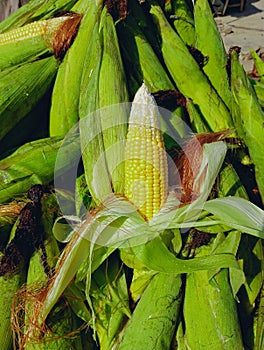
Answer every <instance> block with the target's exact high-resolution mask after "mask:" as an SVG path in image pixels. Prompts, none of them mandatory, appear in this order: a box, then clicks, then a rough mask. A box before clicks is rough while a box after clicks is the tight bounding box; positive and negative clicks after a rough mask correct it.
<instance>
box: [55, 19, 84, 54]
mask: <svg viewBox="0 0 264 350" xmlns="http://www.w3.org/2000/svg"><path fill="white" fill-rule="evenodd" d="M65 15H67V16H69V19H68V20H66V21H64V22H63V23H62V24H61V25H60V26H59V28H58V29H57V30H56V32H55V34H54V35H53V37H52V40H51V45H52V48H53V52H54V55H55V57H56V58H59V59H62V58H63V56H64V55H65V53H66V51H67V50H68V48H69V47H70V45H71V44H72V42H73V40H74V38H75V37H76V35H77V32H78V28H79V25H80V22H81V19H82V15H80V14H78V13H72V12H69V13H67V14H64V16H65Z"/></svg>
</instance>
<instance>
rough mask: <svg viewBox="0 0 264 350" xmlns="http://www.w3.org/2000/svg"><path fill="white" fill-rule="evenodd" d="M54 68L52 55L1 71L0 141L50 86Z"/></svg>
mask: <svg viewBox="0 0 264 350" xmlns="http://www.w3.org/2000/svg"><path fill="white" fill-rule="evenodd" d="M56 71H57V61H56V59H55V58H54V57H52V56H51V57H47V58H43V59H41V60H38V61H35V62H31V63H26V64H24V65H22V66H18V67H12V68H9V69H6V70H4V71H3V72H1V73H0V115H1V118H0V140H1V139H2V138H3V137H4V136H5V135H6V134H7V133H8V132H9V131H10V130H11V129H12V128H13V127H14V126H15V125H16V123H17V122H18V121H19V120H21V119H22V118H23V117H25V115H26V114H27V113H28V112H29V111H30V110H31V109H32V108H33V107H34V106H35V104H36V103H37V102H38V100H39V99H40V98H41V97H42V96H43V95H44V93H45V92H46V91H47V90H48V89H49V87H50V86H51V83H52V80H53V78H54V76H55V74H56ZM10 81H12V82H13V84H10Z"/></svg>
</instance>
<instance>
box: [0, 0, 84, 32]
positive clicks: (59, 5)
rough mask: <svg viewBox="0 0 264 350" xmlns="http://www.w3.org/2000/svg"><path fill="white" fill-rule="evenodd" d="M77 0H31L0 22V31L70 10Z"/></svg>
mask: <svg viewBox="0 0 264 350" xmlns="http://www.w3.org/2000/svg"><path fill="white" fill-rule="evenodd" d="M76 1H77V0H66V1H65V0H49V1H46V0H45V1H44V0H32V1H30V2H29V3H28V4H25V5H24V6H21V7H20V8H19V9H17V10H16V11H15V12H13V13H12V14H11V15H10V16H8V17H7V18H6V19H5V20H4V21H3V22H1V23H0V33H3V32H6V31H9V30H12V29H15V28H18V27H22V26H24V25H25V24H27V23H29V22H33V21H38V20H40V19H48V18H52V17H54V16H55V15H56V14H57V13H59V12H63V11H69V10H71V8H72V6H73V5H74V3H75V2H76Z"/></svg>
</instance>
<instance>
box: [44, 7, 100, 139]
mask: <svg viewBox="0 0 264 350" xmlns="http://www.w3.org/2000/svg"><path fill="white" fill-rule="evenodd" d="M73 9H74V11H76V12H77V13H82V14H84V17H83V19H82V22H81V24H80V28H79V30H78V34H77V37H76V39H75V41H74V43H73V44H72V46H71V50H68V52H67V53H66V56H65V57H64V60H63V62H62V64H61V65H60V67H59V70H58V74H57V77H56V81H55V85H54V88H53V91H52V104H51V111H50V125H49V128H50V136H52V137H53V136H65V135H66V134H67V133H68V131H70V129H71V128H72V127H73V126H74V125H75V124H76V123H77V122H78V118H79V111H78V105H79V99H80V94H81V80H82V72H83V70H84V69H85V67H86V66H88V65H89V64H90V60H89V55H90V53H89V46H90V41H92V40H91V38H92V33H93V30H94V26H95V23H97V22H98V21H99V16H100V13H101V11H102V1H101V0H99V1H97V2H95V1H92V0H89V1H78V3H77V4H76V5H75V7H74V8H73ZM96 62H97V61H96ZM88 69H89V68H87V74H88V77H89V74H90V71H88ZM91 69H92V68H91ZM83 88H85V89H86V87H83ZM85 116H86V115H85Z"/></svg>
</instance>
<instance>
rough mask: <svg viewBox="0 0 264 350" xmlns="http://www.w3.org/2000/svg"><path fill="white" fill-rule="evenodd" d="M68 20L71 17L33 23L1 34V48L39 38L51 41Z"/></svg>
mask: <svg viewBox="0 0 264 350" xmlns="http://www.w3.org/2000/svg"><path fill="white" fill-rule="evenodd" d="M68 18H69V17H67V16H64V17H55V18H52V19H50V20H43V21H37V22H32V23H29V24H26V25H25V26H23V27H20V28H16V29H13V30H11V31H9V32H6V33H2V34H0V46H1V45H5V44H9V43H16V42H18V41H22V40H25V39H29V38H34V37H39V36H41V37H43V39H44V40H50V37H51V35H52V33H53V32H54V31H55V30H56V29H58V27H59V26H60V24H61V23H63V22H64V21H65V20H67V19H68Z"/></svg>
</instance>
